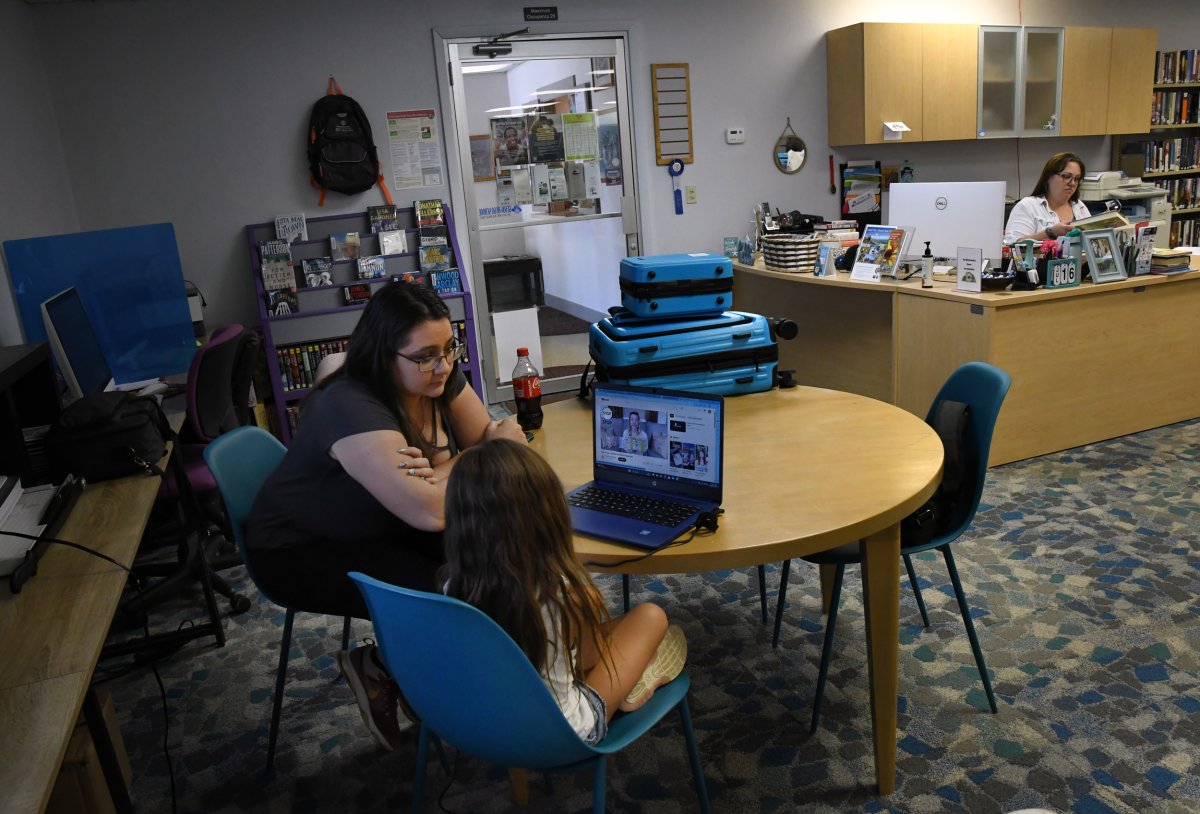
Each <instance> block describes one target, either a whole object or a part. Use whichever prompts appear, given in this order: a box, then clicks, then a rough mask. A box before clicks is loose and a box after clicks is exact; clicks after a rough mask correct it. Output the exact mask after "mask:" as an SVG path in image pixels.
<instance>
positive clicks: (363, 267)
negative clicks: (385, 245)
mask: <svg viewBox="0 0 1200 814" xmlns="http://www.w3.org/2000/svg"><path fill="white" fill-rule="evenodd" d="M386 276H387V261H385V260H384V259H383V257H382V255H378V254H370V255H367V256H366V257H360V258H358V279H360V280H378V279H380V278H382V277H386Z"/></svg>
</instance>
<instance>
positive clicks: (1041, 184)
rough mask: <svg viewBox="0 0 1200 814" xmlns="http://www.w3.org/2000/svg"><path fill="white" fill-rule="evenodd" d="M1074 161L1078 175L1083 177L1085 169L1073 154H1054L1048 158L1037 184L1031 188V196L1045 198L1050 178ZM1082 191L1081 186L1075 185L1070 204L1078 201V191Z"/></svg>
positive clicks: (1080, 160) (1080, 159)
mask: <svg viewBox="0 0 1200 814" xmlns="http://www.w3.org/2000/svg"><path fill="white" fill-rule="evenodd" d="M1072 161H1074V162H1075V163H1076V164H1078V165H1079V174H1080V175H1083V174H1084V173H1086V172H1087V168H1086V167H1085V166H1084V165H1083V159H1082V158H1080V157H1079V156H1077V155H1075V153H1055V154H1054V155H1052V156H1050V160H1049V161H1047V162H1046V166H1044V167H1042V174H1041V175H1039V176H1038V180H1037V184H1035V185H1034V187H1033V193H1032V194H1033V195H1034V196H1036V197H1039V198H1045V197H1046V193H1047V192H1049V190H1050V176H1051V175H1058V174H1059V173H1060V172H1062V171H1063V170H1064V169H1066V167H1067V165H1068V164H1070V163H1071V162H1072ZM1081 189H1083V184H1082V183H1080V184H1076V185H1075V191H1074V192H1073V193H1071V203H1075V202H1076V201H1078V200H1079V191H1080V190H1081Z"/></svg>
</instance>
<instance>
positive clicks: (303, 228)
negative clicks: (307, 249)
mask: <svg viewBox="0 0 1200 814" xmlns="http://www.w3.org/2000/svg"><path fill="white" fill-rule="evenodd" d="M275 239H276V240H286V241H287V242H288V243H294V242H296V241H297V240H308V223H307V222H306V221H305V220H304V213H303V212H296V213H293V214H291V215H278V216H276V218H275Z"/></svg>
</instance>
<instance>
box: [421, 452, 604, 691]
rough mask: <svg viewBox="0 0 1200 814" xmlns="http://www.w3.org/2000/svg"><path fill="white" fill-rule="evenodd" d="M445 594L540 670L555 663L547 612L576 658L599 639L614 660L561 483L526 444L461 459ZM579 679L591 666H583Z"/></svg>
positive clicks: (451, 500) (453, 488)
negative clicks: (473, 610) (586, 641)
mask: <svg viewBox="0 0 1200 814" xmlns="http://www.w3.org/2000/svg"><path fill="white" fill-rule="evenodd" d="M442 542H443V545H444V546H445V553H446V565H445V566H444V571H443V572H442V573H443V574H444V576H445V577H446V584H447V585H446V593H447V594H448V595H450V596H453V597H457V598H458V599H462V600H463V601H464V602H468V603H470V604H472V605H474V606H475V607H477V608H479V609H480V610H481V611H483V612H484V613H486V614H487V615H488V616H490V617H491V618H492V619H493V620H495V622H496V623H497V624H498V625H500V627H502V628H503V629H504V630H505V632H507V633H508V635H509V636H511V637H512V638H513V641H515V642H516V643H517V646H518V647H520V648H521V651H522V652H523V653H525V655H526V656H528V657H529V661H530V662H531V663H532V664H533V666H534V667H536V668H537V669H538V670H543V669H546V668H548V667H549V665H550V664H551V663H552V662H553V660H554V657H555V654H554V653H551V652H549V648H548V642H549V636H548V635H547V630H546V620H545V617H544V616H543V615H542V606H543V605H545V606H546V607H548V608H549V609H550V610H551V614H550V616H551V618H553V619H557V620H558V624H559V626H560V627H559V630H558V631H556V633H557V636H556V639H557V642H558V646H559V647H563V648H566V649H567V650H568V652H569V651H570V649H572V648H576V647H578V646H579V644H580V642H581V639H582V636H584V635H591V636H593V637H594V640H595V642H596V644H597V649H598V650H599V652H600V653H602V654H605V656H604V658H605V663H606V664H608V665H609V666H611V663H610V662H609V660H608V656H607V652H608V648H607V646H606V642H605V641H604V633H603V631H604V630H605V625H606V624H607V622H608V618H609V617H608V611H607V609H606V608H605V605H604V601H603V599H602V598H601V596H600V592H599V591H598V590H597V589H596V586H595V583H593V582H592V578H591V576H590V575H589V574H588V572H587V570H586V569H585V568H584V567H583V565H582V564H581V563H580V562H579V558H578V557H577V556H576V555H575V546H574V542H573V538H572V533H571V514H570V510H569V509H568V508H567V500H566V497H565V496H564V494H563V487H562V482H561V481H559V479H558V476H557V475H555V474H554V470H553V469H551V468H550V464H548V463H546V460H545V459H544V458H542V456H540V455H538V454H537V453H536V452H534V451H533V450H532V449H530V448H529V447H528V446H526V445H525V444H518V443H516V442H515V441H509V440H507V439H497V440H494V441H487V442H485V443H482V444H478V445H476V446H473V447H471V448H469V449H467V450H466V451H465V452H463V453H462V455H460V456H459V457H458V460H457V461H456V462H455V464H454V469H453V470H451V472H450V480H449V482H448V483H447V484H446V531H445V534H444V535H443V537H442ZM574 671H575V678H576V679H578V680H580V681H582V680H583V676H582V675H581V673H582V668H581V667H580V665H579V662H578V660H576V661H575V664H574Z"/></svg>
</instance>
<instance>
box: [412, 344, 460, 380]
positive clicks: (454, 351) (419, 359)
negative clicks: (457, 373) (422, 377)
mask: <svg viewBox="0 0 1200 814" xmlns="http://www.w3.org/2000/svg"><path fill="white" fill-rule="evenodd" d="M466 352H467V346H466V345H464V344H463V343H461V342H459V341H457V340H456V341H455V342H454V344H453V345H451V346H450V349H449V350H448V351H446V352H445V353H438V354H435V355H432V356H409V355H408V354H405V353H401V352H400V351H396V355H397V356H400V357H402V358H404V359H407V360H408V361H410V362H412V363H413V364H415V365H416V366H417V370H419V371H421V372H422V373H432V372H433V371H435V370H437V368H438V365H440V364H441V363H442V360H443V359H445V360H446V364H449V365H453V364H454V363H455V362H457V361H458V360H459V359H461V358H462V357H463V354H464V353H466Z"/></svg>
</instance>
